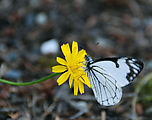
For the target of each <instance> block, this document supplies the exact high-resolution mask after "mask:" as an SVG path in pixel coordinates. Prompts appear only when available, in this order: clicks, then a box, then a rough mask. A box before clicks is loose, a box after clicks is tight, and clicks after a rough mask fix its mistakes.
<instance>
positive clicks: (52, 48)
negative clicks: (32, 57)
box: [40, 39, 59, 54]
mask: <svg viewBox="0 0 152 120" xmlns="http://www.w3.org/2000/svg"><path fill="white" fill-rule="evenodd" d="M40 49H41V52H42V54H50V53H51V54H56V53H57V52H58V51H59V44H58V42H57V40H56V39H51V40H49V41H46V42H44V43H43V44H42V45H41V48H40Z"/></svg>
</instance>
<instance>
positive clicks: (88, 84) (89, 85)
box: [82, 74, 91, 88]
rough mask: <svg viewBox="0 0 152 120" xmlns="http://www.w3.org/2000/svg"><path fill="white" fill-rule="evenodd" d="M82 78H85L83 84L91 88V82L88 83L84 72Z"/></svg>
mask: <svg viewBox="0 0 152 120" xmlns="http://www.w3.org/2000/svg"><path fill="white" fill-rule="evenodd" d="M82 78H83V79H84V80H85V84H86V85H87V86H88V87H89V88H91V84H90V81H89V78H88V75H87V74H85V75H83V76H82Z"/></svg>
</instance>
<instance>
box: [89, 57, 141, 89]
mask: <svg viewBox="0 0 152 120" xmlns="http://www.w3.org/2000/svg"><path fill="white" fill-rule="evenodd" d="M90 66H91V67H93V68H94V69H96V68H100V69H103V70H104V71H105V72H106V73H108V74H109V75H110V76H112V77H113V78H114V79H115V80H116V81H117V83H118V85H119V86H120V87H124V86H126V85H128V84H129V83H130V82H131V81H133V79H134V78H135V77H137V75H138V74H139V73H140V72H141V70H142V68H143V63H142V62H140V61H139V60H137V59H133V58H127V57H122V58H108V59H103V60H101V61H96V62H94V63H92V64H91V65H90Z"/></svg>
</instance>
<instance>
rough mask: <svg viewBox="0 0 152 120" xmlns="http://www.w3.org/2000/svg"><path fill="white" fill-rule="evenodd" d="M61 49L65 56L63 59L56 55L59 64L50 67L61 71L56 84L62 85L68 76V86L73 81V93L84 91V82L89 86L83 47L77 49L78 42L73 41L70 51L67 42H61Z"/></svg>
mask: <svg viewBox="0 0 152 120" xmlns="http://www.w3.org/2000/svg"><path fill="white" fill-rule="evenodd" d="M61 50H62V52H63V54H64V56H65V60H64V59H62V58H60V57H57V62H58V63H59V64H60V65H56V66H54V67H52V72H55V73H63V74H62V75H61V76H60V77H59V78H58V80H57V83H58V85H62V84H63V83H64V82H66V81H67V79H68V78H69V86H70V88H71V86H72V83H73V81H74V95H77V94H78V89H79V91H80V93H81V94H82V93H84V84H86V85H87V86H88V87H91V85H90V82H89V79H88V76H87V72H86V71H85V70H84V67H86V66H85V64H84V62H85V58H84V57H85V55H87V53H86V51H85V50H84V49H82V50H80V51H78V43H77V42H75V41H73V43H72V52H71V50H70V47H69V44H68V43H67V44H63V45H62V46H61Z"/></svg>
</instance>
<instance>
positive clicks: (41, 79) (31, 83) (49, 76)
mask: <svg viewBox="0 0 152 120" xmlns="http://www.w3.org/2000/svg"><path fill="white" fill-rule="evenodd" d="M59 74H60V73H53V74H50V75H48V76H45V77H43V78H40V79H38V80H35V81H31V82H25V83H18V82H12V81H8V80H4V79H0V82H2V83H6V84H10V85H16V86H26V85H33V84H36V83H40V82H43V81H45V80H48V79H49V78H52V77H54V76H56V75H59Z"/></svg>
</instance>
